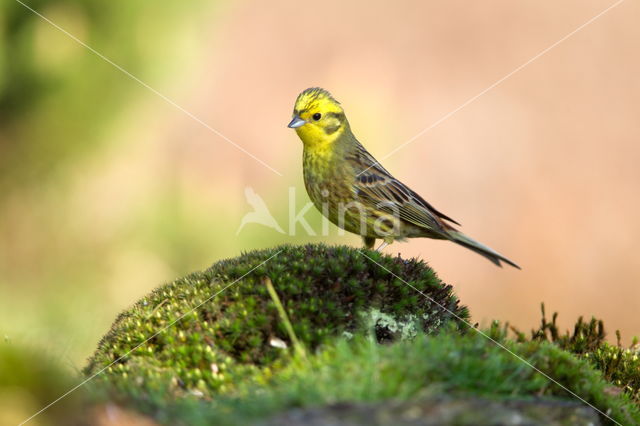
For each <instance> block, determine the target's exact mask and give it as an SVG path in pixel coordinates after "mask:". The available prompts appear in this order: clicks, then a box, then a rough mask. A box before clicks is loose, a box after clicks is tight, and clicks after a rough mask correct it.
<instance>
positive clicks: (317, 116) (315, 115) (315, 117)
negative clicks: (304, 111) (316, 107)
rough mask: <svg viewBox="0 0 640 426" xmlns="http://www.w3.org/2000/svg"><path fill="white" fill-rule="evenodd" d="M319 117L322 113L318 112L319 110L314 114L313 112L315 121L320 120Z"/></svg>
mask: <svg viewBox="0 0 640 426" xmlns="http://www.w3.org/2000/svg"><path fill="white" fill-rule="evenodd" d="M320 117H322V114H320V113H319V112H316V113H315V114H313V119H314V120H316V121H318V120H320Z"/></svg>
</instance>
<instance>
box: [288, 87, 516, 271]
mask: <svg viewBox="0 0 640 426" xmlns="http://www.w3.org/2000/svg"><path fill="white" fill-rule="evenodd" d="M289 127H291V128H293V129H295V130H296V133H298V136H299V137H300V139H301V140H302V143H303V144H304V153H303V167H304V184H305V187H306V188H307V192H308V193H309V197H311V200H312V201H313V203H314V205H315V206H316V207H317V208H318V209H319V210H320V211H321V212H322V214H323V215H325V216H326V217H327V218H329V220H330V221H331V222H333V223H334V224H336V225H338V226H339V227H340V228H343V229H345V230H347V231H349V232H353V233H355V234H358V235H361V236H362V238H363V239H364V244H365V246H366V247H367V248H373V246H374V244H375V240H376V238H381V239H382V240H383V243H382V245H381V246H380V247H379V248H378V250H381V249H382V248H383V247H385V246H386V245H387V244H390V243H391V242H393V241H394V240H403V239H405V238H416V237H426V238H436V239H442V240H450V241H453V242H455V243H458V244H460V245H461V246H464V247H466V248H468V249H470V250H473V251H475V252H476V253H479V254H481V255H482V256H484V257H486V258H487V259H489V260H490V261H491V262H493V263H495V264H496V265H498V266H502V265H501V264H500V262H501V261H504V262H506V263H508V264H509V265H511V266H514V267H516V268H518V269H519V268H520V267H519V266H518V265H516V264H515V263H513V262H512V261H510V260H509V259H507V258H506V257H504V256H502V255H501V254H499V253H497V252H496V251H495V250H492V249H490V248H489V247H487V246H485V245H483V244H481V243H479V242H477V241H475V240H473V239H471V238H469V237H467V236H466V235H464V234H463V233H462V232H460V231H458V230H456V229H455V228H454V227H453V226H451V225H450V224H449V223H447V222H451V223H455V224H456V225H460V224H459V223H458V222H456V221H455V220H453V219H451V218H449V217H447V216H445V215H444V214H442V213H440V212H439V211H438V210H436V209H435V208H433V206H431V205H430V204H429V203H427V202H426V201H425V200H424V199H423V198H422V197H421V196H419V195H418V194H416V193H415V192H414V191H412V190H411V189H409V188H408V187H407V186H406V185H404V184H403V183H402V182H400V181H399V180H397V179H395V178H394V177H393V176H392V175H391V174H390V173H389V172H388V171H386V170H385V168H384V167H382V166H381V165H380V163H378V162H377V161H376V159H375V158H373V156H372V155H371V154H369V152H367V150H366V149H365V148H364V147H363V146H362V145H361V144H360V142H358V140H357V139H356V137H355V136H354V135H353V133H352V132H351V127H350V126H349V122H348V121H347V117H346V116H345V114H344V110H343V109H342V107H341V106H340V103H338V101H336V100H335V99H334V98H333V97H332V96H331V94H330V93H329V92H327V91H326V90H324V89H320V88H317V87H314V88H310V89H307V90H305V91H304V92H302V93H300V95H299V96H298V99H297V100H296V104H295V106H294V109H293V120H291V123H289Z"/></svg>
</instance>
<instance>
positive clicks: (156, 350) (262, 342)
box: [84, 245, 468, 396]
mask: <svg viewBox="0 0 640 426" xmlns="http://www.w3.org/2000/svg"><path fill="white" fill-rule="evenodd" d="M365 253H366V254H367V256H369V257H371V258H372V259H374V260H375V262H378V263H379V264H380V265H382V266H383V267H380V266H378V265H376V264H375V263H373V262H372V261H371V260H369V259H368V258H367V257H366V256H364V255H363V254H362V252H360V250H357V249H353V248H348V247H343V246H337V247H327V246H325V245H306V246H282V247H277V248H273V249H268V250H263V251H255V252H250V253H245V254H243V255H241V256H239V257H237V258H234V259H228V260H223V261H220V262H217V263H216V264H214V265H213V266H211V267H210V268H209V269H207V270H205V271H202V272H197V273H194V274H191V275H189V276H187V277H185V278H182V279H178V280H176V281H174V282H172V283H169V284H166V285H164V286H162V287H160V288H158V289H157V290H155V291H154V292H152V293H151V294H150V295H148V296H146V297H144V298H143V299H142V300H140V301H139V302H138V303H137V304H135V306H133V307H132V308H131V309H130V310H128V311H126V312H124V313H122V314H121V315H120V316H119V317H118V318H117V320H116V321H115V323H114V324H113V327H112V329H111V331H109V333H108V334H107V335H106V336H105V337H104V338H103V339H102V341H101V342H100V344H99V346H98V349H97V350H96V352H95V354H94V355H93V357H92V358H91V359H90V360H89V364H88V366H87V367H86V369H85V371H84V372H85V374H87V375H92V374H95V373H97V372H99V371H101V370H102V369H104V368H105V367H106V370H105V372H104V374H103V375H101V380H102V381H107V382H110V383H111V384H112V385H114V386H115V388H116V389H120V390H125V391H127V392H129V391H132V392H137V393H144V392H146V391H152V390H153V389H159V388H165V387H166V385H167V383H169V384H170V385H171V386H170V389H171V391H172V392H174V393H176V394H196V395H202V396H207V395H213V394H216V393H224V392H228V391H230V390H232V389H233V388H234V386H235V384H236V383H238V382H239V381H240V380H242V379H243V378H248V377H252V376H255V375H256V374H257V373H259V372H260V374H263V373H264V371H271V370H273V369H277V368H278V367H279V366H281V365H284V364H285V363H286V362H285V361H286V360H287V359H288V357H289V352H288V351H287V350H283V349H282V348H281V347H278V346H282V344H274V343H273V342H284V343H285V344H286V345H288V346H291V342H290V338H289V334H288V333H287V330H286V328H285V326H284V324H283V322H282V321H281V320H280V319H279V315H278V311H277V309H276V306H275V304H274V302H273V299H272V298H271V297H270V296H269V293H268V291H267V288H266V287H265V285H264V278H265V277H268V278H269V279H270V280H271V281H272V283H273V285H274V287H275V290H276V292H277V293H278V296H279V298H280V299H281V301H282V304H283V306H284V309H285V310H286V314H287V316H288V317H289V318H290V319H291V323H292V325H293V331H294V333H295V335H296V336H297V337H298V339H299V340H300V341H301V343H302V344H303V345H304V347H305V348H307V349H309V350H311V351H313V350H315V349H316V348H318V347H319V346H320V345H322V344H324V343H327V342H328V341H329V339H331V338H334V337H336V336H344V335H349V334H356V333H359V332H361V331H363V330H365V329H367V328H370V326H371V325H372V324H371V320H372V318H373V319H375V321H374V324H373V325H374V326H375V327H374V328H375V330H372V331H373V332H374V333H375V335H376V336H378V337H379V340H384V341H388V340H394V339H395V340H397V339H399V338H402V336H403V335H410V334H413V335H415V334H416V333H417V332H423V333H433V332H434V331H436V330H438V329H439V328H440V327H442V326H443V325H444V324H445V323H447V322H448V321H449V320H451V319H452V318H453V316H452V314H451V313H450V312H448V311H447V310H449V311H451V312H454V313H455V314H456V315H457V316H459V317H461V318H464V319H467V318H468V312H467V310H466V308H464V307H461V306H460V305H459V303H458V299H457V298H456V297H455V296H454V295H453V293H452V289H451V286H449V285H446V284H444V283H442V281H440V280H439V279H438V278H437V276H436V274H435V273H434V272H433V270H431V269H430V268H429V267H428V266H427V265H426V264H425V263H424V262H422V261H420V260H415V259H412V260H405V259H402V258H400V257H391V256H387V255H382V254H380V253H376V252H371V251H366V252H365ZM385 268H386V269H387V270H388V271H387V270H385ZM389 271H391V272H389ZM394 274H395V275H396V276H401V277H403V279H404V280H406V281H407V282H408V283H410V284H411V285H412V286H414V287H415V288H416V289H418V290H420V291H421V292H423V293H424V294H425V295H427V296H429V298H431V300H430V299H429V298H426V297H422V296H420V297H416V292H415V290H412V289H411V288H409V287H408V286H407V285H406V284H405V283H403V282H402V281H400V280H398V279H397V278H395V276H394ZM434 302H435V303H434ZM440 306H444V307H446V309H447V310H444V309H442V308H441V307H440ZM412 327H413V328H412ZM162 330H163V331H162ZM409 330H410V331H409ZM151 336H152V337H151ZM149 337H151V339H149V341H146V340H147V339H148V338H149ZM145 341H146V342H145ZM130 351H131V353H129V352H130ZM125 354H127V355H126V356H125ZM121 357H122V359H120V358H121ZM116 360H117V362H116V363H115V364H113V365H110V364H112V363H113V362H114V361H116Z"/></svg>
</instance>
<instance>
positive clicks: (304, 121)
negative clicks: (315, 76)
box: [289, 87, 349, 149]
mask: <svg viewBox="0 0 640 426" xmlns="http://www.w3.org/2000/svg"><path fill="white" fill-rule="evenodd" d="M289 127H291V128H293V129H296V133H298V136H299V137H300V139H302V142H303V143H304V145H305V147H307V148H319V149H322V148H329V147H330V146H331V145H332V144H333V142H335V141H336V140H337V139H338V138H339V137H340V136H341V135H342V134H343V133H344V131H345V130H346V129H348V127H349V122H348V121H347V118H346V117H345V115H344V110H343V109H342V107H341V106H340V103H339V102H338V101H336V100H335V99H333V96H331V94H330V93H329V92H327V91H326V90H324V89H321V88H319V87H312V88H310V89H307V90H305V91H304V92H302V93H300V94H299V95H298V99H296V104H295V106H294V108H293V120H291V123H289Z"/></svg>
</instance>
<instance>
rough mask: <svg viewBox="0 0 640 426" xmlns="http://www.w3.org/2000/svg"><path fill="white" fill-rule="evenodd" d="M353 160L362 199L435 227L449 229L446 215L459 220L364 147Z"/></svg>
mask: <svg viewBox="0 0 640 426" xmlns="http://www.w3.org/2000/svg"><path fill="white" fill-rule="evenodd" d="M349 160H350V161H351V162H352V164H353V165H354V169H355V170H356V178H355V182H354V183H353V185H354V190H355V193H356V195H357V196H358V198H360V199H361V201H362V202H366V203H367V204H372V205H373V206H375V207H376V208H378V209H379V210H382V211H385V212H388V213H391V214H397V215H399V217H400V218H401V219H402V220H405V221H407V222H410V223H413V224H414V225H417V226H420V227H424V228H428V229H431V230H434V231H439V232H446V231H445V230H446V229H448V228H450V226H448V225H447V224H445V223H444V222H443V221H442V219H445V220H448V221H450V222H452V223H455V224H458V223H457V222H456V221H454V220H453V219H451V218H449V217H448V216H445V215H444V214H442V213H440V212H439V211H437V210H436V209H434V208H433V207H432V206H431V205H430V204H429V203H427V202H426V201H425V200H424V199H423V198H422V197H420V196H419V195H418V194H416V193H415V192H414V191H412V190H411V189H410V188H409V187H407V186H406V185H405V184H403V183H402V182H400V181H399V180H397V179H395V178H394V177H393V176H392V175H391V174H390V173H389V172H388V171H387V170H385V169H384V167H382V166H381V165H380V164H379V163H378V162H377V161H376V160H375V159H374V158H373V157H372V156H371V154H369V153H368V152H366V150H364V148H361V150H359V151H358V152H357V154H356V155H354V156H352V157H350V158H349ZM358 170H359V171H358Z"/></svg>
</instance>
